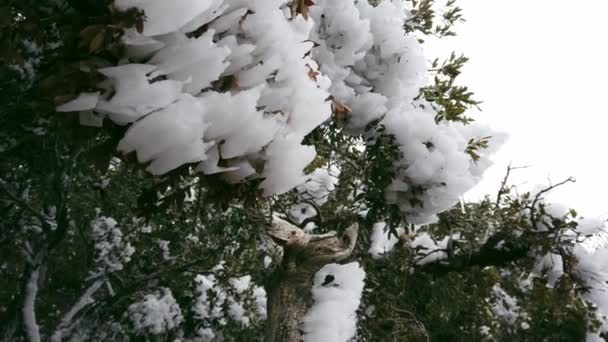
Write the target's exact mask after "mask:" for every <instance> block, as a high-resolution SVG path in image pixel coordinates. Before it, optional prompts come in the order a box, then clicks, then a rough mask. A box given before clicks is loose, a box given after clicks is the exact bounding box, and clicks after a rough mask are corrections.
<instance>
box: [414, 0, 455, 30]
mask: <svg viewBox="0 0 608 342" xmlns="http://www.w3.org/2000/svg"><path fill="white" fill-rule="evenodd" d="M406 2H408V3H409V4H410V6H411V14H412V16H411V18H408V19H407V22H406V23H405V30H406V32H416V31H417V32H420V33H422V34H423V35H427V36H428V35H434V36H436V37H439V38H443V37H450V36H455V35H456V33H455V32H454V30H453V28H454V25H455V24H457V23H459V22H463V21H464V18H463V16H462V9H461V8H460V7H458V6H457V5H456V0H449V1H448V2H446V4H445V6H444V7H443V13H442V14H441V15H440V16H439V19H438V16H437V10H436V9H435V8H434V5H435V1H434V0H406ZM438 21H439V22H438Z"/></svg>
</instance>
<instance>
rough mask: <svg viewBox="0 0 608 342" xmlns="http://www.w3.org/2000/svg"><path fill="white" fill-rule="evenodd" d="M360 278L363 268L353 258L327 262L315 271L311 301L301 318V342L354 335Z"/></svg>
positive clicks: (339, 341) (338, 340)
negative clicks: (340, 262)
mask: <svg viewBox="0 0 608 342" xmlns="http://www.w3.org/2000/svg"><path fill="white" fill-rule="evenodd" d="M328 276H333V279H332V278H331V277H328ZM364 279H365V271H363V268H361V266H359V263H357V262H352V263H349V264H345V265H338V264H328V265H325V266H324V267H323V268H322V269H321V270H320V271H319V272H317V274H316V275H315V280H314V285H313V288H312V297H313V301H314V303H313V306H312V307H311V308H310V309H309V311H308V312H307V313H306V316H305V317H304V320H303V323H304V324H303V327H302V330H303V332H304V336H303V340H304V341H305V342H309V341H310V342H317V341H326V342H345V341H348V340H350V339H351V338H353V337H354V336H355V334H356V332H357V313H356V311H357V308H358V307H359V304H360V302H361V292H362V291H363V287H364V285H365V284H364ZM329 280H331V281H329Z"/></svg>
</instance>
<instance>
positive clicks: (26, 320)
mask: <svg viewBox="0 0 608 342" xmlns="http://www.w3.org/2000/svg"><path fill="white" fill-rule="evenodd" d="M39 275H40V268H39V267H35V268H34V269H33V270H32V273H31V274H30V278H29V280H28V282H27V285H26V287H25V296H24V299H23V309H22V311H23V325H24V328H25V332H26V334H27V337H28V339H29V340H30V341H32V342H40V328H39V327H38V324H37V323H36V296H37V295H38V277H39Z"/></svg>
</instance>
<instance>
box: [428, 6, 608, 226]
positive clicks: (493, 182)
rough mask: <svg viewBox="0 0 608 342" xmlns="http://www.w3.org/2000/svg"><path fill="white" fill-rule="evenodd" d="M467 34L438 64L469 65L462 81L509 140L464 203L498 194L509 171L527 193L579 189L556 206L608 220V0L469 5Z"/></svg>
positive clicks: (558, 195)
mask: <svg viewBox="0 0 608 342" xmlns="http://www.w3.org/2000/svg"><path fill="white" fill-rule="evenodd" d="M458 3H459V4H460V6H461V7H462V8H463V12H464V16H465V19H466V22H465V23H461V24H459V26H458V28H457V33H458V36H457V37H454V38H449V39H448V40H447V41H445V42H440V43H437V42H434V41H433V42H428V43H427V44H426V51H427V55H429V57H431V56H438V57H439V56H447V55H448V54H449V52H451V51H452V50H456V51H457V52H462V53H464V54H465V55H467V56H468V57H470V59H471V60H470V62H469V64H468V65H467V66H466V68H465V70H464V72H463V75H462V76H461V78H462V79H461V83H462V84H464V85H467V86H469V87H470V88H471V89H472V90H473V91H475V93H476V94H477V97H478V99H480V100H482V101H483V102H484V103H483V104H482V106H481V107H482V111H483V112H482V113H480V115H479V116H476V117H478V121H481V122H484V123H487V124H489V125H491V126H492V127H493V128H494V129H496V130H501V131H505V132H507V133H508V134H509V136H510V138H509V140H508V141H507V142H506V144H505V145H504V146H503V148H502V150H501V151H500V152H499V153H498V154H497V155H496V156H495V157H494V158H493V160H494V161H495V165H494V166H493V167H492V168H491V169H489V170H488V172H487V173H486V176H485V178H484V180H483V181H482V183H481V184H480V185H479V186H478V187H477V188H476V189H474V190H473V191H472V192H471V193H469V194H467V196H465V198H467V199H474V198H476V197H477V196H479V195H480V194H481V193H495V192H496V191H497V188H498V186H499V183H500V180H501V178H502V176H503V175H504V172H505V170H506V167H507V165H508V164H509V163H510V162H511V163H512V164H513V165H514V166H518V165H529V166H530V167H529V168H528V169H524V170H518V171H515V174H514V175H513V177H512V180H513V183H514V184H516V185H518V186H520V188H522V189H526V190H527V189H530V188H531V187H533V186H534V185H536V184H547V183H548V182H549V180H550V181H552V182H553V183H556V182H558V181H561V180H563V179H565V178H567V177H568V176H573V177H575V178H576V180H577V182H576V183H575V184H572V185H566V186H564V187H562V188H561V189H559V190H556V191H555V193H554V194H553V195H552V197H551V199H552V200H553V201H555V202H560V203H562V204H564V205H566V206H569V207H572V208H576V209H577V210H578V211H579V212H581V213H584V214H587V215H588V216H601V217H603V218H607V217H608V201H606V194H608V180H607V179H608V149H607V147H608V143H607V142H606V141H607V139H606V134H605V132H606V130H607V129H608V86H607V83H608V0H577V1H564V0H509V1H505V0H502V1H498V0H460V1H459V2H458Z"/></svg>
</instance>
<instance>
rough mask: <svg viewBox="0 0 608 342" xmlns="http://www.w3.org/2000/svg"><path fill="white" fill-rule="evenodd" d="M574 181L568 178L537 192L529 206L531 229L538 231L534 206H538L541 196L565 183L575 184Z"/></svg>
mask: <svg viewBox="0 0 608 342" xmlns="http://www.w3.org/2000/svg"><path fill="white" fill-rule="evenodd" d="M575 182H576V179H574V178H573V177H568V178H567V179H565V180H563V181H561V182H559V183H557V184H555V185H551V186H549V187H548V188H545V189H543V190H541V191H539V192H538V193H537V194H536V196H535V197H534V201H532V205H531V206H530V208H529V209H530V221H531V222H532V227H534V229H535V230H538V224H537V219H536V205H537V204H538V201H540V200H541V196H542V195H543V194H545V193H547V192H549V191H551V190H553V189H555V188H557V187H558V186H562V185H564V184H566V183H575Z"/></svg>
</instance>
